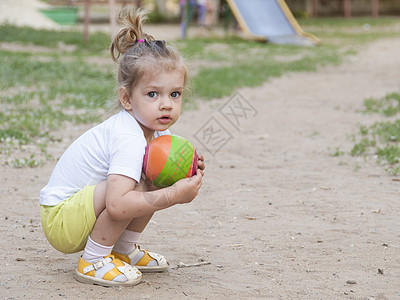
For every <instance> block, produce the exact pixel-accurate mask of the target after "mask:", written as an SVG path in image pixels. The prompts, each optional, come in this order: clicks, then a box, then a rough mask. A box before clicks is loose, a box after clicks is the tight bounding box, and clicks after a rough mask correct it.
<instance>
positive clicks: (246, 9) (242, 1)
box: [227, 0, 319, 46]
mask: <svg viewBox="0 0 400 300" xmlns="http://www.w3.org/2000/svg"><path fill="white" fill-rule="evenodd" d="M227 1H228V4H229V6H230V8H231V10H232V12H233V14H234V16H235V18H236V20H237V21H238V23H239V25H240V27H241V28H242V30H243V31H244V33H245V34H246V35H247V36H248V37H249V38H250V39H253V40H258V41H267V42H270V43H275V44H295V45H307V46H311V45H318V44H319V40H318V38H316V37H315V36H313V35H312V34H309V33H306V32H304V30H303V29H302V28H301V27H300V25H299V23H298V22H297V21H296V19H295V17H294V16H293V14H292V12H291V11H290V9H289V7H288V6H287V4H286V2H285V1H284V0H251V1H248V0H227Z"/></svg>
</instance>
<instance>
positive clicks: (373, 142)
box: [350, 93, 400, 175]
mask: <svg viewBox="0 0 400 300" xmlns="http://www.w3.org/2000/svg"><path fill="white" fill-rule="evenodd" d="M399 101H400V94H399V93H390V94H387V95H386V96H385V97H382V98H381V99H373V98H369V99H366V100H365V101H364V106H365V110H364V113H365V114H379V115H382V116H384V117H385V118H390V117H395V116H396V115H397V114H398V113H400V109H399ZM359 136H360V141H359V142H358V143H356V144H355V145H354V147H353V148H352V150H351V151H350V154H351V155H368V154H371V153H372V154H374V155H376V156H377V162H378V163H380V164H383V165H386V166H387V170H388V171H389V172H390V173H392V174H394V175H397V174H399V173H400V163H399V162H400V120H399V119H397V120H387V121H382V122H376V123H374V124H373V125H371V126H369V127H367V126H365V125H363V126H361V127H360V131H359Z"/></svg>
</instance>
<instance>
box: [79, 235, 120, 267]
mask: <svg viewBox="0 0 400 300" xmlns="http://www.w3.org/2000/svg"><path fill="white" fill-rule="evenodd" d="M112 249H113V246H104V245H100V244H98V243H96V242H95V241H93V240H92V239H91V238H90V236H89V238H88V241H87V243H86V247H85V251H84V252H83V254H82V259H84V260H86V261H87V262H90V263H94V262H95V261H98V260H100V259H102V258H103V257H105V256H107V255H109V254H110V253H111V251H112Z"/></svg>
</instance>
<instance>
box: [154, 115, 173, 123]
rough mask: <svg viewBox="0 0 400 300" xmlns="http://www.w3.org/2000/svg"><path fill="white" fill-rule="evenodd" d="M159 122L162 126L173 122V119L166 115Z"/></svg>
mask: <svg viewBox="0 0 400 300" xmlns="http://www.w3.org/2000/svg"><path fill="white" fill-rule="evenodd" d="M157 120H158V122H160V123H162V124H167V123H169V122H170V121H171V117H170V116H169V115H165V116H162V117H161V118H158V119H157Z"/></svg>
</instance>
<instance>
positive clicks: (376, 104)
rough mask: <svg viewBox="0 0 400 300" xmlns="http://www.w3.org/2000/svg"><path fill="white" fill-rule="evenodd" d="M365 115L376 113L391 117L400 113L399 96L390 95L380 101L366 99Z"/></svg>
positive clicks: (395, 94)
mask: <svg viewBox="0 0 400 300" xmlns="http://www.w3.org/2000/svg"><path fill="white" fill-rule="evenodd" d="M364 105H365V113H378V114H381V115H383V116H385V117H392V116H394V115H396V114H397V113H399V112H400V94H399V93H391V94H388V95H386V96H385V97H384V98H382V99H375V98H368V99H366V100H365V101H364Z"/></svg>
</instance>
